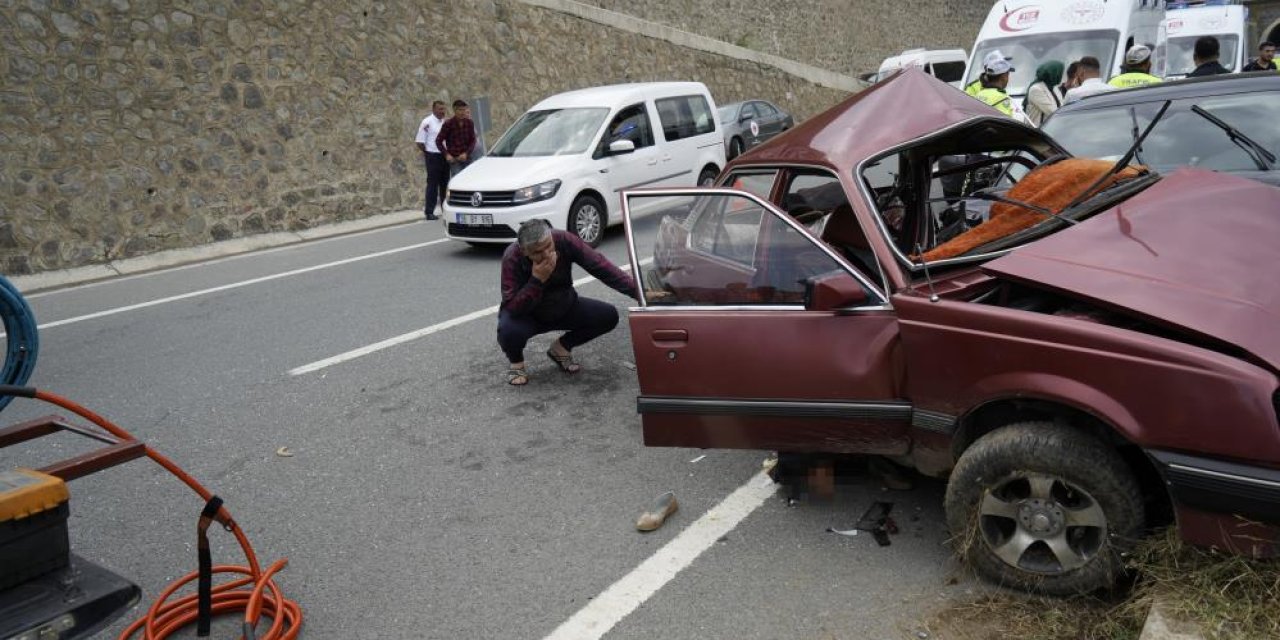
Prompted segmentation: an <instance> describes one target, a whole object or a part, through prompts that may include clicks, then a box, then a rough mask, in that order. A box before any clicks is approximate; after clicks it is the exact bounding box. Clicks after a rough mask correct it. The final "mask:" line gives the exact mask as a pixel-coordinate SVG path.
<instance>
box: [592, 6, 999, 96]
mask: <svg viewBox="0 0 1280 640" xmlns="http://www.w3.org/2000/svg"><path fill="white" fill-rule="evenodd" d="M582 1H583V2H586V3H587V4H591V5H595V6H598V7H602V8H605V9H611V10H613V11H619V12H622V13H627V14H630V15H633V16H638V17H641V18H644V19H645V20H652V21H654V22H660V23H662V24H666V25H669V26H672V27H675V28H677V29H682V30H684V31H691V32H693V33H698V34H702V35H704V36H709V37H711V38H715V39H717V40H723V41H725V42H729V43H731V44H736V45H739V46H743V47H747V48H749V49H757V50H759V51H764V52H766V53H772V54H774V55H778V56H782V57H784V58H790V59H792V60H799V61H801V62H804V63H805V64H811V65H814V66H818V67H822V68H824V69H830V70H832V71H836V72H839V73H842V74H844V75H848V76H855V77H856V76H858V75H861V74H863V73H866V72H869V71H875V70H876V69H878V68H879V67H880V61H882V60H884V59H885V58H886V57H888V56H891V55H894V54H897V53H901V52H902V51H903V50H904V49H912V48H915V47H926V48H929V49H950V48H960V49H964V50H965V51H968V50H969V49H971V48H972V47H973V41H974V38H977V37H978V29H979V28H981V27H982V21H983V20H985V19H986V17H987V12H988V11H990V10H991V6H992V4H993V2H992V0H951V1H949V2H920V1H904V0H786V1H784V2H757V1H755V0H582Z"/></svg>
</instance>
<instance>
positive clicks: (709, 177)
mask: <svg viewBox="0 0 1280 640" xmlns="http://www.w3.org/2000/svg"><path fill="white" fill-rule="evenodd" d="M718 175H720V172H719V171H716V169H715V167H703V168H702V172H701V173H699V174H698V186H699V187H712V186H715V184H716V176H718Z"/></svg>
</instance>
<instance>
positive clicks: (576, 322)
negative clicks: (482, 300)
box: [498, 296, 618, 364]
mask: <svg viewBox="0 0 1280 640" xmlns="http://www.w3.org/2000/svg"><path fill="white" fill-rule="evenodd" d="M616 326H618V310H617V309H615V308H614V307H613V305H611V304H609V303H607V302H601V301H599V300H592V299H591V298H584V297H582V296H578V300H577V301H576V302H574V303H573V306H572V307H570V308H569V312H568V313H566V314H564V316H562V317H561V318H560V319H558V320H555V321H552V322H540V321H538V320H537V319H535V318H534V317H533V316H532V315H520V316H517V315H512V314H511V312H509V311H507V310H506V309H503V310H502V311H500V312H499V313H498V346H500V347H502V352H503V353H505V354H507V360H509V361H511V363H512V364H515V363H517V362H524V346H525V345H526V344H528V342H529V338H532V337H534V336H536V335H538V334H540V333H546V332H548V331H568V333H566V334H564V335H563V336H561V337H560V344H562V345H564V348H566V349H569V350H572V349H573V348H574V347H577V346H578V345H582V344H586V343H588V342H590V341H592V340H594V339H596V338H599V337H600V336H602V335H604V334H606V333H609V332H610V331H613V328H614V327H616Z"/></svg>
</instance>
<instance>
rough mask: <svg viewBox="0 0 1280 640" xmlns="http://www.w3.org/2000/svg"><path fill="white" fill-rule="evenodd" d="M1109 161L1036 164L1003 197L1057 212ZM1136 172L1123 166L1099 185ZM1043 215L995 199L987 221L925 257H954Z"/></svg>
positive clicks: (1031, 223)
mask: <svg viewBox="0 0 1280 640" xmlns="http://www.w3.org/2000/svg"><path fill="white" fill-rule="evenodd" d="M1112 164H1114V163H1112V162H1107V161H1105V160H1093V159H1089V158H1070V159H1067V160H1063V161H1061V162H1056V163H1054V164H1051V165H1049V166H1046V167H1037V168H1036V169H1034V170H1032V171H1031V172H1030V173H1028V174H1027V175H1026V176H1025V177H1024V178H1023V179H1022V180H1019V181H1018V183H1017V184H1015V185H1013V188H1012V189H1009V192H1008V193H1007V194H1005V197H1007V198H1009V199H1011V200H1018V201H1021V202H1025V203H1027V204H1031V205H1035V206H1038V207H1042V208H1044V209H1048V210H1049V211H1052V212H1054V213H1058V212H1060V211H1061V210H1062V208H1063V207H1065V206H1066V205H1067V204H1069V203H1070V202H1071V201H1072V200H1074V199H1075V197H1076V196H1077V195H1079V194H1080V192H1082V191H1084V190H1085V189H1087V188H1088V187H1089V185H1091V184H1093V183H1094V181H1095V180H1097V179H1098V178H1100V177H1102V174H1104V173H1106V172H1107V171H1108V170H1110V169H1111V165H1112ZM1136 175H1138V169H1135V168H1134V167H1125V168H1124V169H1122V170H1120V171H1119V172H1117V173H1116V175H1113V176H1111V177H1110V178H1107V181H1106V182H1105V183H1104V184H1103V185H1102V187H1100V189H1103V188H1106V187H1109V186H1111V185H1113V184H1115V183H1116V182H1118V181H1120V180H1125V179H1128V178H1132V177H1134V176H1136ZM1044 219H1045V215H1044V214H1043V213H1038V212H1036V211H1031V210H1029V209H1026V208H1024V207H1019V206H1017V205H1013V204H1008V203H1005V202H997V203H995V204H994V205H992V206H991V215H990V217H989V218H988V219H987V221H986V222H984V223H982V224H980V225H978V226H976V227H974V228H972V229H970V230H968V231H966V232H964V233H962V234H960V235H958V236H956V237H954V238H952V239H951V240H948V241H947V242H944V243H942V244H940V245H938V246H936V247H934V248H932V249H930V250H928V251H926V252H925V253H924V259H925V260H926V261H933V260H943V259H946V258H954V257H955V256H958V255H961V254H963V253H965V252H966V251H969V250H971V249H973V248H974V247H977V246H981V245H984V244H986V243H988V242H991V241H993V240H998V239H1000V238H1003V237H1005V236H1008V235H1010V234H1013V233H1016V232H1018V231H1021V230H1023V229H1026V228H1028V227H1030V226H1032V225H1034V224H1036V223H1038V222H1040V221H1041V220H1044Z"/></svg>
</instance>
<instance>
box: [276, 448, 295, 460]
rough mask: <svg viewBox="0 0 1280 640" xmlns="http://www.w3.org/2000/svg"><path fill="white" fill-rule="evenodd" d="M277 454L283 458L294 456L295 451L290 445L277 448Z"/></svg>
mask: <svg viewBox="0 0 1280 640" xmlns="http://www.w3.org/2000/svg"><path fill="white" fill-rule="evenodd" d="M276 455H277V456H279V457H281V458H292V457H293V452H292V451H290V450H289V447H280V448H279V449H276Z"/></svg>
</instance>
